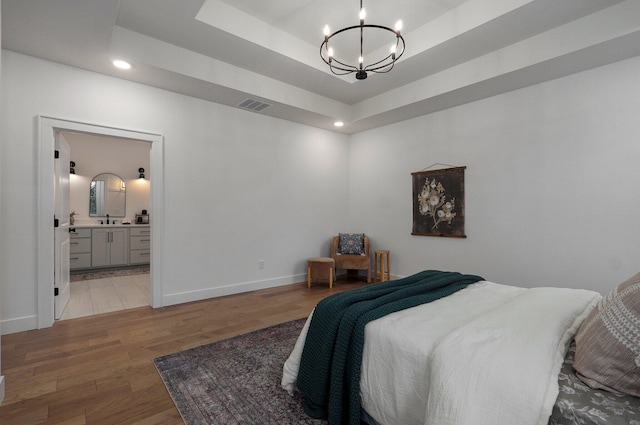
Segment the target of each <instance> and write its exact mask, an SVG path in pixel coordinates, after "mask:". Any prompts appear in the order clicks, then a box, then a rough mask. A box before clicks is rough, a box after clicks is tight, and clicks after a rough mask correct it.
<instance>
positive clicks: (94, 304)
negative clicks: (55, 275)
mask: <svg viewBox="0 0 640 425" xmlns="http://www.w3.org/2000/svg"><path fill="white" fill-rule="evenodd" d="M149 286H150V275H149V274H148V273H145V274H136V275H129V276H112V277H102V278H98V279H88V280H76V281H72V282H71V299H70V300H69V304H68V305H67V308H66V309H65V311H64V312H63V313H62V317H61V320H64V319H73V318H76V317H82V316H90V315H93V314H100V313H108V312H112V311H118V310H125V309H128V308H134V307H143V306H148V305H149V304H150V302H151V301H150V288H149Z"/></svg>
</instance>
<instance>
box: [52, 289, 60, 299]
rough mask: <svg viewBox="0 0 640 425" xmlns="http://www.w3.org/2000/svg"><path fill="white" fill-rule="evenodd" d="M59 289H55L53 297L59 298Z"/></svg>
mask: <svg viewBox="0 0 640 425" xmlns="http://www.w3.org/2000/svg"><path fill="white" fill-rule="evenodd" d="M58 292H59V291H58V288H53V296H54V297H57V296H58Z"/></svg>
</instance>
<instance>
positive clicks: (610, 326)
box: [573, 273, 640, 396]
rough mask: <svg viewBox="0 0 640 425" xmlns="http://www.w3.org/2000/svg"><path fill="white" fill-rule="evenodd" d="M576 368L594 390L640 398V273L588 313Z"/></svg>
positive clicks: (580, 332) (578, 340) (578, 342)
mask: <svg viewBox="0 0 640 425" xmlns="http://www.w3.org/2000/svg"><path fill="white" fill-rule="evenodd" d="M573 367H574V368H575V369H576V374H577V375H578V377H579V378H580V379H581V380H582V381H583V382H584V383H586V384H587V385H588V386H590V387H591V388H602V389H605V390H609V391H613V392H619V393H624V394H631V395H634V396H640V273H638V274H636V275H635V276H633V277H632V278H630V279H629V280H627V281H625V282H623V283H621V284H620V285H619V286H618V287H617V288H616V289H614V290H613V291H612V292H611V293H609V294H607V295H606V296H605V297H604V298H603V299H602V300H601V301H600V302H599V303H598V305H597V306H596V307H595V308H594V309H593V310H592V311H591V313H589V315H588V316H587V318H586V319H585V321H584V322H583V323H582V325H581V326H580V329H579V330H578V333H577V334H576V356H575V360H574V363H573Z"/></svg>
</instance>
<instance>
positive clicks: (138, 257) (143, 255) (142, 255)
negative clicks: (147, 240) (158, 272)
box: [129, 250, 151, 264]
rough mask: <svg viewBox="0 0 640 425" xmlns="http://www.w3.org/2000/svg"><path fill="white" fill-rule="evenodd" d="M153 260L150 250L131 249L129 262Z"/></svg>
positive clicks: (142, 262)
mask: <svg viewBox="0 0 640 425" xmlns="http://www.w3.org/2000/svg"><path fill="white" fill-rule="evenodd" d="M150 261H151V252H150V251H148V250H138V251H130V255H129V264H144V263H149V262H150Z"/></svg>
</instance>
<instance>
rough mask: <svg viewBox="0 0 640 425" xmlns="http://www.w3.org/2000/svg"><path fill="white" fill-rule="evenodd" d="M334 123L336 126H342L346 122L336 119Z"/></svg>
mask: <svg viewBox="0 0 640 425" xmlns="http://www.w3.org/2000/svg"><path fill="white" fill-rule="evenodd" d="M333 125H335V126H336V127H342V126H343V125H344V123H343V122H342V121H336V122H334V123H333Z"/></svg>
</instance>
